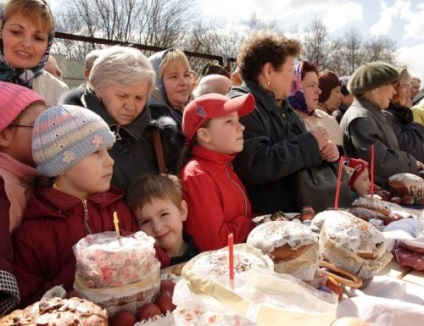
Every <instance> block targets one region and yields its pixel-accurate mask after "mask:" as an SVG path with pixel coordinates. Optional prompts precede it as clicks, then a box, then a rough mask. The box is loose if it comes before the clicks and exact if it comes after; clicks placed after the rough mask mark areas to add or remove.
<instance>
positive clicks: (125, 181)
mask: <svg viewBox="0 0 424 326" xmlns="http://www.w3.org/2000/svg"><path fill="white" fill-rule="evenodd" d="M59 102H60V103H61V104H73V105H78V106H83V107H86V108H88V109H90V110H92V111H93V112H95V113H97V114H98V115H100V116H101V117H102V118H103V119H104V120H105V121H106V123H107V124H108V125H109V127H110V129H111V130H112V131H113V132H114V133H115V134H116V135H117V141H116V143H115V145H114V146H113V148H112V150H111V151H110V156H111V157H112V158H113V159H114V160H115V164H114V166H113V178H112V184H114V185H117V186H118V187H120V188H121V189H123V190H124V191H125V192H126V190H127V188H128V186H129V184H130V181H131V180H132V179H133V178H134V176H136V175H139V174H143V173H158V172H159V169H158V164H157V159H156V154H155V148H154V143H153V138H152V130H153V129H155V128H156V129H159V131H160V134H161V139H162V144H163V150H164V156H165V161H166V166H167V169H168V172H169V173H173V174H177V172H178V171H177V161H178V157H179V153H180V148H179V146H178V144H177V143H176V141H175V139H176V134H177V131H176V126H175V124H174V123H173V121H172V120H171V119H167V118H162V119H159V120H158V121H151V120H150V111H149V110H148V108H147V106H146V107H145V108H144V109H143V111H142V112H141V113H140V115H139V116H138V117H137V118H136V119H135V120H134V121H133V122H132V123H131V124H129V125H126V126H120V125H118V124H117V123H116V121H114V119H113V118H112V117H111V116H110V115H109V114H108V113H107V111H106V110H105V109H104V107H103V105H102V103H101V102H100V101H99V100H98V99H97V97H96V95H95V94H94V93H93V92H92V91H91V90H90V89H89V88H82V87H80V88H76V89H73V90H70V91H68V92H67V93H65V94H64V95H63V96H62V97H61V99H60V100H59ZM118 135H119V136H118ZM119 138H120V139H119Z"/></svg>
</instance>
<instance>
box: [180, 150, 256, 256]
mask: <svg viewBox="0 0 424 326" xmlns="http://www.w3.org/2000/svg"><path fill="white" fill-rule="evenodd" d="M234 157H235V155H228V154H222V153H218V152H215V151H211V150H208V149H206V148H203V147H201V146H194V148H193V157H192V159H191V160H190V161H189V162H188V163H187V164H186V165H185V166H184V168H183V169H182V170H181V172H180V179H181V181H182V184H183V189H184V194H185V200H186V201H187V204H188V217H187V220H186V222H185V229H186V231H187V233H189V234H190V235H191V236H192V237H193V239H194V243H195V245H196V247H197V248H198V249H199V251H207V250H216V249H220V248H223V247H225V246H227V244H228V235H229V234H230V233H233V234H234V243H242V242H245V241H246V239H247V236H248V234H249V232H250V231H251V230H252V228H253V222H252V208H251V205H250V201H249V198H248V197H247V194H246V189H245V188H244V185H243V184H242V182H241V181H240V179H239V177H238V176H237V174H236V173H235V172H234V171H233V169H232V164H231V162H232V160H233V159H234Z"/></svg>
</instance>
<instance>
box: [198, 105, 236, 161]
mask: <svg viewBox="0 0 424 326" xmlns="http://www.w3.org/2000/svg"><path fill="white" fill-rule="evenodd" d="M201 129H205V130H206V132H205V135H204V136H198V139H199V140H200V143H201V145H202V146H204V147H206V148H208V149H211V150H214V151H216V152H220V153H225V154H234V153H239V152H241V151H242V150H243V131H244V126H243V125H242V124H241V123H240V122H239V116H238V113H237V111H235V112H231V113H228V114H226V115H223V116H220V117H217V118H212V119H211V121H210V123H209V125H208V126H207V127H206V128H201ZM198 135H199V134H198Z"/></svg>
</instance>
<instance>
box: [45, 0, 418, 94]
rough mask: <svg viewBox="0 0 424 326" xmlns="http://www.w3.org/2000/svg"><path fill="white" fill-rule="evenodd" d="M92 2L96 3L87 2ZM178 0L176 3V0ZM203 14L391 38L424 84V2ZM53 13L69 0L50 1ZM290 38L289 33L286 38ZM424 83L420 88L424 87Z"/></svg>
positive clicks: (369, 1) (238, 6)
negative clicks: (317, 23) (316, 24)
mask: <svg viewBox="0 0 424 326" xmlns="http://www.w3.org/2000/svg"><path fill="white" fill-rule="evenodd" d="M87 1H92V0H87ZM177 1H178V0H177ZM194 1H195V2H196V3H197V6H196V7H197V9H198V10H199V14H200V15H202V16H204V17H205V18H208V19H214V20H217V21H219V22H220V24H222V25H223V26H222V28H225V27H226V26H225V25H228V26H234V25H237V23H238V22H241V21H242V20H248V19H249V18H250V17H252V14H255V15H256V18H258V19H260V20H262V21H265V22H267V21H277V22H278V21H279V22H280V23H279V25H280V27H281V30H283V31H285V32H286V33H290V32H293V31H297V32H299V31H301V30H303V28H304V27H306V26H308V25H310V23H311V22H312V21H313V20H314V19H316V18H320V19H321V20H322V21H323V23H324V24H325V26H326V27H327V29H328V32H329V34H330V35H331V36H332V37H333V36H334V37H339V36H342V35H343V34H344V33H345V32H346V31H348V30H351V29H352V28H354V29H356V30H358V31H359V32H360V33H361V35H362V37H363V39H364V40H367V39H368V38H370V37H374V36H375V37H378V36H388V37H390V38H391V39H393V40H394V41H395V44H396V48H397V50H396V54H397V58H398V59H399V61H400V63H401V64H402V65H406V66H407V67H408V70H409V71H410V73H411V74H412V75H413V76H417V77H419V78H420V79H421V80H422V81H423V84H424V60H423V57H424V1H422V0H194ZM49 3H50V4H51V6H52V9H53V11H56V10H57V9H59V8H58V7H59V6H61V5H63V4H64V3H66V0H50V1H49ZM288 36H289V35H288ZM423 84H422V86H423Z"/></svg>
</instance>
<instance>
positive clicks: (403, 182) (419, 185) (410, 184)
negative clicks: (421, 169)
mask: <svg viewBox="0 0 424 326" xmlns="http://www.w3.org/2000/svg"><path fill="white" fill-rule="evenodd" d="M388 184H389V187H393V188H400V187H403V186H404V187H405V188H406V189H407V191H408V194H409V195H411V196H424V179H423V178H421V177H419V176H418V175H415V174H412V173H397V174H395V175H392V176H391V177H390V178H389V180H388Z"/></svg>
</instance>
